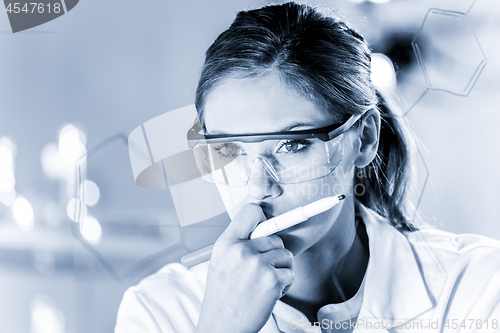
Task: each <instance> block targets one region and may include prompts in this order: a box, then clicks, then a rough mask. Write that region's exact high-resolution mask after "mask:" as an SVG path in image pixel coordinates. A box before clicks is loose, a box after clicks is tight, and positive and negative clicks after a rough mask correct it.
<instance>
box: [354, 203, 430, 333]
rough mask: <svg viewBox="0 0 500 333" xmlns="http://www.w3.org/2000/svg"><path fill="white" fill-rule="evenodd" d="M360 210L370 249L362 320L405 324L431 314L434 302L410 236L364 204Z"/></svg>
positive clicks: (359, 207)
mask: <svg viewBox="0 0 500 333" xmlns="http://www.w3.org/2000/svg"><path fill="white" fill-rule="evenodd" d="M358 209H359V213H360V214H361V217H362V219H363V222H364V223H365V226H366V232H367V234H368V239H369V241H368V243H369V249H370V259H369V262H368V268H367V272H366V282H365V292H364V295H363V306H362V310H361V313H360V316H359V318H361V317H362V315H366V316H367V317H374V318H375V319H377V320H379V321H381V320H384V321H391V322H392V323H393V324H396V323H397V322H401V323H405V322H407V321H410V320H412V319H414V318H416V317H418V316H419V315H420V314H422V313H423V312H426V311H428V310H430V309H431V308H432V307H433V306H434V302H433V298H432V296H431V295H429V293H428V291H427V288H426V285H425V282H424V278H423V274H422V272H421V269H420V267H419V264H418V262H417V260H416V258H415V254H414V253H413V250H412V247H411V245H410V243H409V242H408V239H407V238H406V236H405V235H404V234H403V233H401V232H400V231H398V230H397V229H396V228H394V227H393V226H391V225H390V224H389V222H388V220H387V219H385V218H383V217H381V216H380V215H378V214H377V213H375V212H374V211H373V210H371V209H369V208H367V207H365V206H363V205H362V204H358ZM363 308H364V309H366V310H367V311H366V312H364V311H363V310H364V309H363Z"/></svg>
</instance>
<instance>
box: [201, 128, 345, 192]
mask: <svg viewBox="0 0 500 333" xmlns="http://www.w3.org/2000/svg"><path fill="white" fill-rule="evenodd" d="M342 137H343V135H340V136H339V137H337V138H334V139H332V140H330V141H327V142H324V141H321V140H319V139H316V138H308V139H291V140H290V139H287V140H267V141H263V142H259V143H243V142H219V143H212V144H208V145H205V146H201V147H197V148H195V153H194V157H195V161H196V165H197V166H198V168H199V170H200V171H201V173H202V175H203V178H204V179H205V180H207V181H210V182H214V183H220V184H228V185H232V186H243V185H246V184H247V182H248V179H249V177H250V171H251V170H252V165H253V163H254V162H255V161H257V160H259V161H260V162H263V165H264V169H265V170H266V172H267V173H268V174H269V175H270V176H271V177H273V178H274V179H275V180H276V181H277V182H279V183H281V184H293V183H300V182H304V181H308V180H312V179H317V178H321V177H324V176H326V175H328V174H329V173H331V172H332V171H333V170H334V169H335V167H337V165H338V164H339V163H340V161H341V160H342V156H343V145H342Z"/></svg>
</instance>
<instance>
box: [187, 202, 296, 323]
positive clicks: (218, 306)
mask: <svg viewBox="0 0 500 333" xmlns="http://www.w3.org/2000/svg"><path fill="white" fill-rule="evenodd" d="M265 220H266V217H265V215H264V213H263V212H262V208H261V207H260V206H258V205H256V204H248V205H246V206H244V207H243V208H242V209H241V210H240V212H239V213H238V214H237V215H236V216H235V218H234V220H233V221H232V222H231V223H230V225H229V226H228V227H227V229H226V230H225V231H224V233H223V234H222V235H221V236H220V237H219V239H218V240H217V242H216V243H215V245H214V249H213V251H212V258H211V260H210V266H209V268H208V276H207V285H206V289H205V296H204V298H203V304H202V307H201V313H200V319H199V321H198V326H197V328H196V332H220V333H223V332H231V333H236V332H238V333H239V332H244V333H246V332H252V333H255V332H258V331H259V330H260V329H261V328H262V327H263V326H264V325H265V323H266V322H267V320H268V319H269V316H270V315H271V312H272V310H273V308H274V306H275V304H276V302H277V301H278V299H279V298H280V297H281V296H282V295H284V293H285V292H286V291H287V290H288V288H290V286H291V284H292V282H293V271H292V263H293V254H292V253H291V252H290V251H289V250H287V249H285V248H284V246H283V241H282V240H281V238H280V237H278V236H276V235H271V236H267V237H260V238H255V239H248V236H249V234H250V232H252V230H253V229H254V228H255V227H256V226H257V224H258V223H259V222H262V221H265Z"/></svg>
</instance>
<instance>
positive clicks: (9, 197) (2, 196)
mask: <svg viewBox="0 0 500 333" xmlns="http://www.w3.org/2000/svg"><path fill="white" fill-rule="evenodd" d="M15 200H16V190H14V189H13V190H12V191H10V192H9V193H3V192H1V191H0V202H1V203H3V204H4V205H5V206H11V205H12V204H13V203H14V201H15Z"/></svg>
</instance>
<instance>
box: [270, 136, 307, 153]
mask: <svg viewBox="0 0 500 333" xmlns="http://www.w3.org/2000/svg"><path fill="white" fill-rule="evenodd" d="M310 145H311V142H310V141H308V140H304V139H302V140H282V141H280V142H279V143H278V149H277V150H276V153H284V154H290V153H291V154H293V153H298V152H302V151H305V150H307V148H308V147H309V146H310Z"/></svg>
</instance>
